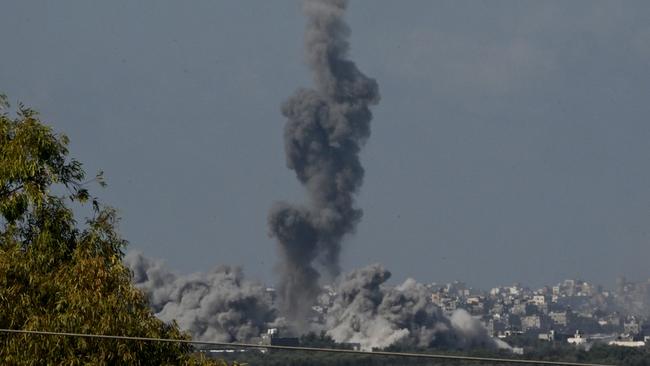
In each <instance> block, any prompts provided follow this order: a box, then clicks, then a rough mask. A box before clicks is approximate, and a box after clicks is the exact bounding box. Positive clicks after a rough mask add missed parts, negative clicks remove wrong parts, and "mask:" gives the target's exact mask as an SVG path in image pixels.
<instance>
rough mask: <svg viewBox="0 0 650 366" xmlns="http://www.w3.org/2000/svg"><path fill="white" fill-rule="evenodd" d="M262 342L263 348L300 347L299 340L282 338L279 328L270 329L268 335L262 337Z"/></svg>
mask: <svg viewBox="0 0 650 366" xmlns="http://www.w3.org/2000/svg"><path fill="white" fill-rule="evenodd" d="M261 338H262V341H261V342H260V344H261V345H263V346H290V347H298V346H300V342H299V341H298V338H295V337H280V331H279V330H278V328H270V329H268V330H267V331H266V333H264V334H262V335H261Z"/></svg>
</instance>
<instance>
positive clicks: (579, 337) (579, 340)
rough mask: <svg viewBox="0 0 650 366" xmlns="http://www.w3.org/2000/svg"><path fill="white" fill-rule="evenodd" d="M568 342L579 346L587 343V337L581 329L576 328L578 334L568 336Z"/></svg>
mask: <svg viewBox="0 0 650 366" xmlns="http://www.w3.org/2000/svg"><path fill="white" fill-rule="evenodd" d="M567 342H568V343H569V344H575V345H576V346H579V345H582V344H586V343H587V338H586V337H585V335H584V334H583V333H582V332H581V331H579V330H576V334H575V335H574V336H573V337H570V338H568V339H567Z"/></svg>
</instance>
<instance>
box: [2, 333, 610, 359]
mask: <svg viewBox="0 0 650 366" xmlns="http://www.w3.org/2000/svg"><path fill="white" fill-rule="evenodd" d="M0 333H14V334H29V335H45V336H63V337H81V338H99V339H123V340H132V341H144V342H166V343H185V344H203V345H211V346H220V347H233V348H260V349H278V350H287V351H308V352H329V353H348V354H356V355H367V356H392V357H410V358H429V359H442V360H464V361H477V362H501V363H515V364H517V363H518V364H533V365H564V366H613V365H604V364H595V363H576V362H559V361H536V360H522V359H515V358H491V357H473V356H454V355H442V354H430V353H405V352H385V351H376V352H374V351H373V352H370V351H356V350H351V349H332V348H315V347H293V346H272V345H268V346H267V345H259V344H250V343H227V342H208V341H190V340H185V339H169V338H147V337H130V336H115V335H105V334H82V333H65V332H47V331H38V330H19V329H0Z"/></svg>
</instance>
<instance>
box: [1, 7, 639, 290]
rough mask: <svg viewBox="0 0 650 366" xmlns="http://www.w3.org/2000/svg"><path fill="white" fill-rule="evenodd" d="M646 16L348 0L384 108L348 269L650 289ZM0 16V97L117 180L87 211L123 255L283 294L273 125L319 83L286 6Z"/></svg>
mask: <svg viewBox="0 0 650 366" xmlns="http://www.w3.org/2000/svg"><path fill="white" fill-rule="evenodd" d="M648 7H650V5H648V4H647V3H646V2H641V1H638V2H633V1H629V2H626V6H625V7H620V6H617V4H616V3H614V2H605V1H588V2H587V1H573V2H560V1H545V2H527V1H524V2H521V1H495V2H489V3H487V2H486V3H478V2H473V1H457V0H454V1H436V2H429V1H411V2H408V4H403V3H401V2H391V1H374V2H361V1H358V2H353V3H352V4H351V5H350V7H349V9H348V12H347V15H346V19H347V20H348V22H349V24H350V26H351V28H352V33H351V38H350V41H351V43H352V48H351V53H350V55H351V57H352V58H353V59H354V61H355V62H356V64H357V66H359V68H360V69H361V70H363V72H364V73H367V74H368V75H370V76H371V77H373V78H374V79H376V80H377V82H378V83H379V85H380V90H381V103H380V104H378V105H377V106H376V107H374V109H373V114H374V118H373V121H372V125H371V130H372V135H371V137H370V139H369V140H368V142H367V144H366V146H365V147H364V148H363V150H362V152H361V155H360V160H361V162H362V164H363V166H364V168H365V173H366V174H365V177H364V181H363V187H362V189H361V191H360V195H359V197H358V200H357V206H358V207H360V208H362V209H363V211H364V215H363V219H362V220H361V222H360V224H359V225H358V228H357V230H356V233H354V234H353V235H350V236H348V237H346V239H345V240H344V245H343V250H342V256H341V259H342V267H343V268H342V269H343V271H344V272H347V271H349V270H352V269H355V268H358V267H361V266H364V265H367V264H370V263H382V264H383V265H384V266H385V267H386V268H389V269H390V270H391V272H392V273H393V278H395V279H396V280H397V282H401V281H403V280H404V279H405V278H407V277H413V278H416V279H417V280H419V281H422V282H431V281H437V282H445V281H451V280H454V279H458V280H462V281H465V282H467V283H468V284H470V285H472V286H476V287H484V288H490V287H491V286H495V285H499V284H509V283H512V282H515V281H517V282H523V283H526V284H529V285H531V286H538V285H543V284H554V283H557V282H559V281H560V280H562V279H565V278H573V277H579V278H583V279H585V280H589V281H591V282H596V283H603V284H606V285H612V284H613V282H614V280H615V278H616V277H618V276H620V275H625V276H627V277H628V278H630V279H634V280H644V279H646V278H648V277H650V272H649V271H648V266H647V258H648V255H650V246H649V245H648V229H647V227H648V223H649V221H650V220H649V219H650V217H649V215H648V212H649V202H650V184H649V183H650V182H649V180H650V168H648V166H647V164H646V159H647V157H648V156H650V144H648V143H647V141H648V138H649V137H650V124H648V120H647V116H648V115H650V113H649V112H650V104H649V103H647V100H646V99H647V98H646V96H647V92H646V89H647V86H648V85H650V83H649V82H650V69H649V68H648V60H649V59H650V26H648V24H650V23H649V22H648V20H649V19H648V15H647V14H650V12H648V10H650V9H648ZM3 8H4V9H3V12H1V13H0V34H3V35H5V42H4V49H5V51H6V52H3V59H2V64H3V67H2V68H0V85H1V87H2V90H1V91H2V92H5V93H7V94H8V95H9V96H10V98H11V99H12V100H20V101H24V102H27V103H28V104H29V105H31V106H33V107H34V108H36V109H37V110H39V111H40V112H41V116H42V118H43V120H44V121H47V122H48V123H51V125H52V126H53V127H54V129H55V130H57V131H60V132H64V133H65V134H67V135H68V136H70V138H71V141H72V143H71V154H72V155H73V156H80V157H83V161H84V162H85V164H86V168H87V170H88V171H89V172H93V171H95V170H99V169H101V170H104V171H105V175H106V178H107V181H108V184H109V185H108V187H107V188H106V189H104V190H102V191H100V192H97V193H98V194H99V195H100V197H101V198H102V199H104V200H105V201H106V202H109V203H110V204H112V205H114V206H115V207H117V208H118V210H119V212H120V215H121V216H122V218H123V221H122V223H121V226H120V227H121V232H122V233H123V234H124V236H125V238H126V239H128V240H129V241H130V242H131V245H130V247H129V248H130V249H137V250H140V251H142V252H144V253H145V254H146V255H147V256H151V257H157V258H163V259H164V260H166V262H167V265H168V267H170V268H173V269H174V270H177V271H180V272H194V271H205V270H207V269H209V268H211V267H213V266H215V265H217V264H229V265H241V266H243V267H244V268H245V271H246V273H247V275H248V277H252V278H258V279H263V280H264V281H266V282H268V283H275V282H276V281H277V279H278V275H277V272H276V271H274V266H276V265H277V263H278V260H277V259H276V258H277V244H276V243H275V240H274V239H272V238H270V237H269V236H268V229H267V224H266V221H267V215H268V211H269V207H270V206H271V205H272V203H273V202H275V201H276V200H279V199H286V200H287V201H289V202H303V201H304V200H305V192H304V189H303V188H302V187H301V186H300V185H299V184H298V183H297V182H296V179H295V176H294V173H293V172H291V171H290V170H288V169H287V168H286V163H285V157H284V152H283V150H284V142H283V135H282V129H283V125H284V123H285V118H284V117H283V116H282V114H281V113H280V105H281V104H282V103H283V102H284V101H285V100H286V99H287V98H288V97H289V96H290V95H291V94H292V93H293V92H294V90H295V89H296V88H297V87H300V86H309V84H310V76H309V71H308V69H307V67H306V66H305V62H304V51H303V29H304V26H305V24H304V22H305V19H304V17H303V16H301V14H300V7H299V6H297V5H296V2H294V1H274V2H212V1H199V2H194V3H193V4H192V6H191V7H189V6H187V4H180V3H174V2H171V1H157V2H148V3H145V2H138V3H133V2H127V1H121V2H119V1H118V2H105V3H100V4H89V3H87V2H83V1H70V2H65V3H61V4H56V5H53V4H50V3H47V2H41V1H28V2H11V3H10V4H6V5H5V6H3ZM18 33H19V34H20V37H15V36H14V35H15V34H18Z"/></svg>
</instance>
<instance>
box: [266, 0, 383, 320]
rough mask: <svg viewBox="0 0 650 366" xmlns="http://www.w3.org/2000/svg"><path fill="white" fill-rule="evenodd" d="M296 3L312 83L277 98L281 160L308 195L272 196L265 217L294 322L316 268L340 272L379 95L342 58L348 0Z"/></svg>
mask: <svg viewBox="0 0 650 366" xmlns="http://www.w3.org/2000/svg"><path fill="white" fill-rule="evenodd" d="M303 5H304V6H303V10H304V13H305V15H306V16H307V29H306V40H305V47H306V54H307V57H306V58H307V64H308V65H309V68H310V69H311V72H312V74H313V80H314V88H313V89H300V90H298V91H297V92H296V93H295V94H294V95H293V96H292V97H291V98H289V100H287V101H286V102H285V103H284V104H283V106H282V114H283V115H284V116H285V117H286V118H287V123H286V125H285V129H284V141H285V151H286V160H287V166H288V168H289V169H291V170H293V171H294V172H295V174H296V177H297V178H298V180H299V181H300V183H301V184H302V185H303V186H304V187H305V188H306V189H307V192H308V196H309V202H308V203H307V204H306V205H302V206H298V205H293V204H288V203H277V204H275V205H274V206H273V207H272V209H271V212H270V213H269V218H268V222H269V229H270V234H271V236H273V237H275V238H276V239H277V241H278V243H279V246H280V251H281V255H282V263H281V275H282V278H281V283H280V288H279V290H280V295H281V299H282V301H283V302H282V304H283V305H282V306H283V312H284V313H285V314H286V315H287V316H288V317H289V318H290V319H291V320H293V321H294V323H296V324H297V325H298V326H300V325H299V324H300V323H301V322H304V321H305V318H306V316H307V313H308V311H309V309H310V306H311V305H312V304H313V303H314V300H315V298H316V296H317V294H318V291H319V289H318V279H319V277H320V271H319V269H321V268H322V269H325V271H326V273H328V274H330V275H332V276H336V275H338V274H339V254H340V251H341V240H342V239H343V237H344V236H345V235H346V234H348V233H351V232H353V231H354V229H355V227H356V225H357V223H358V222H359V220H360V219H361V215H362V212H361V210H360V209H358V208H356V207H355V205H354V195H355V193H357V192H358V190H359V188H360V186H361V183H362V180H363V174H364V171H363V167H362V166H361V163H360V162H359V151H360V148H361V145H363V143H364V142H365V140H366V139H367V138H368V137H369V136H370V120H371V119H372V114H371V112H370V109H369V106H370V105H373V104H376V103H378V101H379V90H378V86H377V82H376V81H375V80H374V79H371V78H369V77H367V76H365V75H364V74H363V73H362V72H361V71H359V69H357V67H356V65H355V64H354V63H353V62H352V61H350V60H348V59H347V54H348V50H349V47H350V45H349V42H348V37H349V34H350V29H349V27H348V26H347V24H346V23H345V22H344V21H343V15H344V12H345V9H346V6H347V1H346V0H306V1H304V4H303Z"/></svg>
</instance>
